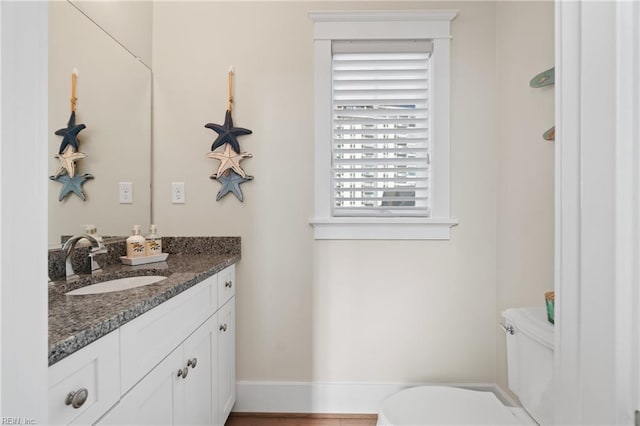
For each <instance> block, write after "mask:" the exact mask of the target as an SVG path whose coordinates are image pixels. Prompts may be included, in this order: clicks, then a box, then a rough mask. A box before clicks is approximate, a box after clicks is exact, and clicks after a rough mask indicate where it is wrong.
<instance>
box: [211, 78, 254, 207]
mask: <svg viewBox="0 0 640 426" xmlns="http://www.w3.org/2000/svg"><path fill="white" fill-rule="evenodd" d="M232 86H233V68H232V69H230V70H229V101H228V104H227V112H226V113H225V116H224V124H222V125H220V124H214V123H208V124H205V126H204V127H206V128H208V129H211V130H213V131H214V132H216V133H217V134H218V137H217V138H216V140H215V141H214V142H213V144H212V145H211V152H209V153H208V154H207V157H209V158H213V159H215V160H220V165H219V166H218V171H217V172H216V173H214V174H212V175H211V179H215V180H218V181H219V182H220V183H221V184H222V188H220V191H218V195H217V196H216V201H220V199H221V198H222V197H224V196H225V195H227V194H228V193H229V192H233V193H234V194H235V196H236V197H237V198H238V200H240V201H243V200H244V195H243V194H242V190H241V189H240V184H243V183H245V182H248V181H250V180H253V176H247V174H246V173H245V171H244V170H243V169H242V167H241V166H240V162H241V161H242V160H244V159H245V158H251V157H253V154H251V153H249V152H241V150H240V143H239V142H238V137H239V136H243V135H250V134H251V133H252V132H251V130H249V129H244V128H242V127H234V125H233V118H232V116H231V111H232V106H233V97H232ZM221 147H224V149H223V150H222V151H216V149H218V148H221Z"/></svg>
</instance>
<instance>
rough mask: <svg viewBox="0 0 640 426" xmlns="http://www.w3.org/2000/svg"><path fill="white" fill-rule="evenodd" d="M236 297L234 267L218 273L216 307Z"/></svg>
mask: <svg viewBox="0 0 640 426" xmlns="http://www.w3.org/2000/svg"><path fill="white" fill-rule="evenodd" d="M235 295H236V265H231V266H229V267H228V268H226V269H223V270H222V271H220V272H219V273H218V307H220V306H222V305H224V304H225V303H227V301H228V300H229V299H231V298H232V297H233V296H235Z"/></svg>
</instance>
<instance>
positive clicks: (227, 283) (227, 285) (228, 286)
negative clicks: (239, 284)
mask: <svg viewBox="0 0 640 426" xmlns="http://www.w3.org/2000/svg"><path fill="white" fill-rule="evenodd" d="M232 285H233V282H232V281H225V283H224V286H225V287H227V288H231V286H232Z"/></svg>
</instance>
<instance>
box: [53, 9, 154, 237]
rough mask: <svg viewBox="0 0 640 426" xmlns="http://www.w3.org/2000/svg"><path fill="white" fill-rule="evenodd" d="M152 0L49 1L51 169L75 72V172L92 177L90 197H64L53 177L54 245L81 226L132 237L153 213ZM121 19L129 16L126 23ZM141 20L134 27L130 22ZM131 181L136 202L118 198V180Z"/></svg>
mask: <svg viewBox="0 0 640 426" xmlns="http://www.w3.org/2000/svg"><path fill="white" fill-rule="evenodd" d="M151 7H152V3H151V2H133V1H131V2H91V1H81V2H77V1H76V2H73V3H72V2H69V1H65V2H50V3H49V133H48V150H49V163H48V165H47V167H48V169H47V171H48V174H49V175H50V176H51V175H55V174H56V171H57V170H58V169H59V166H60V161H59V160H58V159H56V158H54V157H55V155H56V154H57V153H58V150H59V149H60V144H61V142H62V137H60V136H57V135H55V131H56V130H58V129H61V128H65V127H66V126H67V122H68V120H69V116H70V113H71V103H70V98H71V74H72V72H73V70H74V68H76V69H77V70H78V80H77V90H76V97H77V99H78V100H77V104H76V105H77V106H76V123H77V124H85V125H86V128H85V129H84V130H82V131H81V132H80V133H79V134H78V140H79V144H78V148H79V151H80V152H82V153H84V154H86V158H82V159H79V160H77V161H76V163H75V164H76V174H79V175H81V174H85V173H89V174H91V175H93V177H94V178H93V179H90V180H87V181H86V183H85V184H84V185H83V186H82V190H83V192H84V194H85V195H86V201H83V200H82V199H81V198H80V197H78V196H77V195H75V194H74V193H70V194H69V195H67V196H66V197H65V198H64V199H63V200H62V201H59V195H60V194H61V189H62V188H63V185H62V184H61V183H59V182H54V181H52V180H50V181H49V182H48V185H49V191H48V192H49V202H48V206H49V247H56V246H59V244H60V238H61V236H63V235H74V234H77V233H79V232H80V231H81V229H82V228H81V225H83V224H95V225H96V226H97V227H98V232H99V233H100V234H101V235H128V234H129V231H130V229H131V225H133V224H134V223H136V224H141V225H143V226H145V225H146V224H148V223H149V222H150V216H151V90H152V74H151V69H150V68H149V66H148V65H146V64H150V63H151V62H150V57H151V18H152V16H151V12H152V10H151ZM123 17H124V20H123ZM134 20H135V21H136V22H135V24H134V22H133V21H134ZM121 182H130V183H131V184H132V188H133V192H132V194H133V200H132V201H133V202H132V203H130V204H122V203H120V197H119V195H120V183H121Z"/></svg>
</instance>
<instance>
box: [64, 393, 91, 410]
mask: <svg viewBox="0 0 640 426" xmlns="http://www.w3.org/2000/svg"><path fill="white" fill-rule="evenodd" d="M88 396H89V391H88V390H87V389H86V388H82V389H78V390H77V391H71V392H69V393H68V394H67V397H66V398H65V400H64V403H65V405H70V406H72V407H73V408H80V407H82V404H84V403H85V401H86V400H87V397H88Z"/></svg>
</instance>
